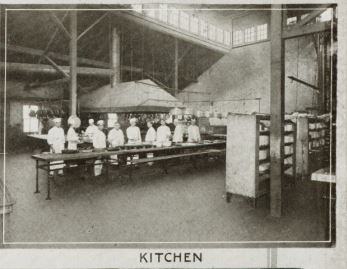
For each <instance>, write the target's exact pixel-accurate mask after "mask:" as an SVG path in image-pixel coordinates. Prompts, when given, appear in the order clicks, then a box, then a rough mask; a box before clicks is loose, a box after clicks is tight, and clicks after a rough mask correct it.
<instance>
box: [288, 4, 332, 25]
mask: <svg viewBox="0 0 347 269" xmlns="http://www.w3.org/2000/svg"><path fill="white" fill-rule="evenodd" d="M331 6H332V4H326V5H322V6H321V7H320V8H319V9H315V10H313V11H311V12H310V13H309V15H307V16H306V17H305V18H304V19H302V20H300V21H299V22H298V23H297V24H295V25H294V26H293V27H294V28H297V27H301V26H304V25H306V24H308V23H309V22H311V21H312V20H314V19H315V18H317V17H318V16H319V15H320V14H322V13H323V12H324V11H326V10H327V9H328V8H329V7H331Z"/></svg>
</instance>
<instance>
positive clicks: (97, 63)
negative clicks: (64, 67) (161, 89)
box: [0, 43, 162, 75]
mask: <svg viewBox="0 0 347 269" xmlns="http://www.w3.org/2000/svg"><path fill="white" fill-rule="evenodd" d="M5 47H6V49H7V51H11V52H15V53H22V54H28V55H31V56H39V57H40V56H41V55H42V54H43V52H44V51H43V50H40V49H32V48H27V47H22V46H16V45H7V46H5V44H4V43H0V48H1V49H5ZM46 55H47V56H48V57H50V58H51V59H56V60H60V61H63V62H69V55H65V54H60V53H56V52H48V53H46ZM77 62H78V63H79V64H86V65H92V66H95V67H99V68H104V69H109V68H110V64H109V63H107V62H102V61H97V60H93V59H88V58H82V57H78V58H77ZM122 71H132V72H137V73H142V72H143V70H142V68H139V67H130V66H127V65H125V66H124V65H122ZM155 74H157V75H161V74H162V73H161V72H155Z"/></svg>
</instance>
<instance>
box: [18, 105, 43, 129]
mask: <svg viewBox="0 0 347 269" xmlns="http://www.w3.org/2000/svg"><path fill="white" fill-rule="evenodd" d="M26 106H27V107H28V111H29V113H30V111H31V110H32V109H31V107H32V106H35V107H37V110H36V112H37V111H38V110H39V109H40V106H39V104H36V103H23V104H22V131H23V133H25V134H38V133H40V120H39V119H38V118H37V117H30V116H29V115H25V113H24V112H25V109H24V107H26ZM33 119H35V121H37V127H35V128H36V130H34V131H33V130H32V124H33V123H32V120H33ZM26 120H29V130H25V126H26V124H25V122H26Z"/></svg>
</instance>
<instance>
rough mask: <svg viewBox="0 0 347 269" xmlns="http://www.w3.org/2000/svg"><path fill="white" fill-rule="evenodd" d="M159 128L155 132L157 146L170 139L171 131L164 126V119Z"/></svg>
mask: <svg viewBox="0 0 347 269" xmlns="http://www.w3.org/2000/svg"><path fill="white" fill-rule="evenodd" d="M160 124H161V125H160V126H159V127H158V130H157V142H158V143H159V144H164V143H165V142H168V141H170V138H171V131H170V128H169V127H168V126H167V125H166V122H165V120H164V119H161V121H160Z"/></svg>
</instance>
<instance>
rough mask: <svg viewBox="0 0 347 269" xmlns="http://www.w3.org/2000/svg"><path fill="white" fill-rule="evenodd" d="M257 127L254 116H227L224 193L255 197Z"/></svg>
mask: <svg viewBox="0 0 347 269" xmlns="http://www.w3.org/2000/svg"><path fill="white" fill-rule="evenodd" d="M257 140H258V138H257V125H256V116H255V115H236V114H232V115H229V116H228V125H227V153H226V191H227V192H229V193H233V194H239V195H243V196H247V197H255V195H256V193H255V191H256V189H255V188H256V186H255V177H256V171H257V170H258V165H257V162H256V156H257V154H256V153H257V152H258V143H257V142H256V141H257Z"/></svg>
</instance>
